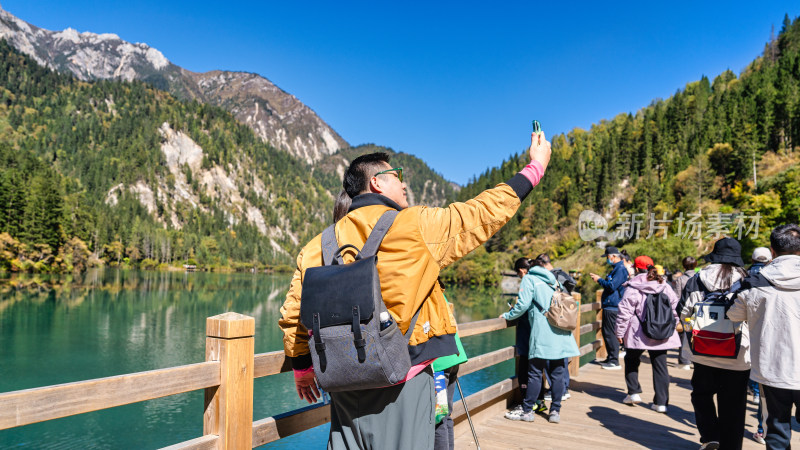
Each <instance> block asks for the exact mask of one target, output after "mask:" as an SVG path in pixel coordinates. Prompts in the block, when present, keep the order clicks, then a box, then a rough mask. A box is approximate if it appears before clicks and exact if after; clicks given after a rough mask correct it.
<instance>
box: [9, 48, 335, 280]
mask: <svg viewBox="0 0 800 450" xmlns="http://www.w3.org/2000/svg"><path fill="white" fill-rule="evenodd" d="M0 157H1V158H2V160H3V164H2V165H0V196H1V197H2V198H0V232H6V233H8V235H9V236H6V237H5V241H6V242H5V243H3V244H0V245H4V246H5V250H6V251H11V252H14V251H16V250H13V249H11V247H14V246H18V245H19V244H18V243H17V244H15V243H14V242H12V241H13V240H18V241H19V242H20V243H25V244H28V245H29V246H34V245H35V244H45V245H43V246H42V245H40V247H41V248H39V251H36V252H34V251H33V250H31V253H30V254H29V255H28V256H29V258H24V259H26V260H27V261H26V262H20V264H32V263H36V262H42V261H48V262H46V263H45V262H43V263H42V264H44V265H46V264H50V263H51V262H52V259H53V258H54V257H55V256H56V255H57V254H58V253H59V251H60V250H61V251H65V252H66V253H64V254H63V255H62V257H61V260H63V265H66V266H72V265H74V263H75V261H68V259H69V258H71V254H70V252H69V251H68V250H70V249H69V248H67V247H74V246H77V247H82V246H83V247H87V248H88V251H91V252H92V253H93V256H95V257H98V256H101V255H103V254H104V252H105V253H108V254H109V258H108V259H110V260H112V261H116V262H122V261H123V260H124V258H129V259H130V260H133V261H139V260H148V263H149V264H151V265H152V264H158V263H170V262H174V261H176V260H182V261H190V260H198V261H199V262H201V263H203V264H208V265H229V264H230V263H232V262H233V261H238V262H248V263H259V264H275V263H288V262H291V259H292V255H293V254H294V252H295V250H296V249H297V247H298V245H299V244H300V243H301V242H303V241H305V240H307V239H308V238H310V237H311V236H313V235H314V234H315V233H317V232H319V230H321V228H322V224H323V223H324V222H327V221H328V220H329V216H330V211H331V209H332V205H333V203H332V196H331V195H330V194H329V193H328V192H327V191H326V190H325V188H324V187H323V186H322V185H321V184H320V183H319V182H317V181H316V180H315V179H314V178H313V177H312V176H311V170H310V167H309V165H308V164H306V163H305V162H304V161H302V160H299V159H297V158H295V157H293V156H291V155H290V154H288V153H286V152H284V151H279V150H276V149H275V148H273V147H272V146H270V145H269V144H266V143H264V142H263V141H262V140H261V139H259V138H258V137H257V136H256V135H255V134H254V133H253V131H252V130H251V129H250V128H248V127H246V126H244V125H242V124H240V123H239V122H238V121H237V120H236V119H235V118H234V117H233V116H232V115H231V114H230V113H228V112H226V111H224V110H222V109H221V108H218V107H214V106H209V105H204V104H201V103H197V102H188V103H187V102H181V101H178V100H177V99H175V98H174V97H172V96H171V95H170V94H168V93H165V92H162V91H158V90H156V89H154V88H152V87H150V86H148V85H147V84H145V83H142V82H137V81H133V82H123V81H98V82H91V83H89V82H83V81H78V80H76V79H74V78H73V77H72V76H70V75H64V74H59V73H57V72H53V71H51V70H49V69H46V68H43V67H41V66H39V65H38V64H37V63H36V62H35V61H33V60H32V59H31V58H29V57H28V56H26V55H23V54H21V53H19V52H18V51H16V50H15V49H13V48H11V47H10V46H9V45H8V44H7V43H6V42H5V41H0ZM11 238H13V239H11ZM73 238H77V240H78V241H80V242H78V241H73ZM65 244H66V245H65ZM37 248H38V247H37ZM18 253H19V252H18ZM23 253H24V252H23ZM78 253H81V252H78ZM83 253H85V252H83ZM83 253H81V255H83ZM79 259H81V260H83V259H86V257H84V256H81V257H80V258H79ZM6 261H7V263H6V264H7V265H8V264H11V261H9V260H7V259H6Z"/></svg>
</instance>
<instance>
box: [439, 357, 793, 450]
mask: <svg viewBox="0 0 800 450" xmlns="http://www.w3.org/2000/svg"><path fill="white" fill-rule="evenodd" d="M646 355H647V353H645V356H643V357H642V360H643V362H642V364H641V365H640V366H639V381H640V383H641V385H642V390H643V391H644V392H643V393H642V394H641V396H642V400H643V403H641V404H640V405H638V406H628V405H624V404H623V403H622V399H623V398H624V397H625V395H626V388H625V376H624V371H622V370H614V371H611V370H603V369H601V368H600V366H598V365H597V364H587V365H585V366H583V367H581V369H580V376H578V377H574V378H573V379H572V381H571V385H570V392H571V394H572V397H571V398H570V399H569V400H566V401H564V402H563V403H562V406H561V423H560V424H550V423H548V422H547V416H545V415H540V416H538V417H537V418H536V420H535V421H534V422H532V423H528V422H513V421H510V420H507V419H505V418H503V414H502V413H503V411H498V410H494V411H492V412H491V414H488V415H487V414H485V413H484V414H482V415H479V416H478V417H476V418H475V419H476V422H477V423H476V428H477V433H478V439H479V440H480V444H481V448H482V449H485V450H491V449H503V450H506V449H523V448H524V449H528V448H531V449H533V448H535V449H592V448H616V449H628V448H648V449H697V448H698V447H699V446H700V444H699V443H700V435H699V434H698V433H697V429H696V427H695V421H694V410H693V409H692V404H691V400H690V395H689V394H690V392H691V384H690V379H691V374H692V371H690V370H679V369H678V368H677V367H676V357H675V356H676V354H675V353H674V352H673V353H671V354H670V358H669V372H670V377H671V382H670V387H669V394H670V405H669V410H668V411H667V414H660V413H657V412H655V411H652V410H651V409H650V405H651V404H652V400H653V387H652V386H653V381H652V380H653V379H652V371H651V366H650V363H649V360H647V357H646ZM751 400H752V397H749V396H748V405H747V422H746V427H745V428H746V431H745V438H744V448H745V449H753V450H756V449H764V448H765V446H763V445H760V444H758V443H756V442H755V441H753V440H752V439H751V434H752V432H753V431H755V429H756V418H755V415H756V404H754V403H752V401H751ZM487 412H488V411H487ZM463 425H466V424H463ZM456 432H457V433H458V434H457V436H456V443H455V448H456V449H466V448H476V446H475V442H474V440H473V438H472V433H471V431H470V429H469V426H468V425H466V426H459V427H457V428H456ZM792 443H793V444H794V446H795V447H798V448H800V427H799V426H797V423H795V422H794V421H793V432H792Z"/></svg>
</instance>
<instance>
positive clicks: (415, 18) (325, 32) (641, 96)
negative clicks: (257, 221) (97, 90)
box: [0, 0, 800, 184]
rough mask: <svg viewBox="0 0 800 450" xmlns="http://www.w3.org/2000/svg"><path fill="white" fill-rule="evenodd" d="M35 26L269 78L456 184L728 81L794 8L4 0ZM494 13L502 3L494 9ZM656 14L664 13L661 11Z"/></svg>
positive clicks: (346, 129) (363, 139)
mask: <svg viewBox="0 0 800 450" xmlns="http://www.w3.org/2000/svg"><path fill="white" fill-rule="evenodd" d="M0 2H1V3H2V6H3V8H5V9H6V10H7V11H9V12H11V13H12V14H14V15H16V16H18V17H20V18H21V19H23V20H26V21H28V22H30V23H32V24H34V25H37V26H40V27H43V28H47V29H51V30H61V29H64V28H67V27H72V28H75V29H77V30H78V31H92V32H96V33H116V34H118V35H119V36H120V37H121V38H122V39H125V40H128V41H132V42H145V43H147V44H149V45H151V46H153V47H155V48H157V49H159V50H161V51H162V52H163V53H164V55H165V56H166V57H167V58H168V59H169V60H171V61H172V62H173V63H175V64H178V65H180V66H182V67H184V68H186V69H189V70H192V71H196V72H204V71H208V70H214V69H224V70H241V71H248V72H255V73H258V74H260V75H263V76H265V77H266V78H268V79H270V80H271V81H272V82H274V83H275V84H277V85H278V86H279V87H281V88H282V89H284V90H285V91H287V92H289V93H291V94H294V95H295V96H297V97H298V98H299V99H300V100H301V101H303V102H304V103H305V104H307V105H308V106H309V107H311V108H312V109H314V110H315V111H316V112H317V113H318V114H319V115H320V116H321V117H322V118H323V120H325V121H326V122H328V123H329V124H330V125H331V126H332V127H333V128H334V129H335V130H336V131H337V132H338V133H339V134H341V135H342V137H344V139H346V140H347V141H348V142H350V143H351V144H353V145H358V144H362V143H370V142H371V143H375V144H379V145H385V146H388V147H392V148H393V149H395V150H397V151H404V152H407V153H411V154H414V155H416V156H418V157H420V158H422V159H423V160H425V161H426V162H427V163H428V164H429V165H431V166H432V167H433V168H434V169H435V170H437V171H438V172H440V173H442V174H443V175H444V176H445V177H446V178H448V179H450V180H452V181H455V182H457V183H460V184H464V183H466V182H467V181H468V180H469V179H470V177H472V176H473V175H477V174H480V173H481V172H483V171H484V170H485V169H486V168H488V167H492V166H496V165H498V164H499V163H500V162H501V161H502V160H503V159H505V158H507V157H508V156H509V155H511V154H513V153H516V152H518V151H520V150H523V149H524V148H525V147H526V146H527V144H528V143H529V139H530V138H529V133H530V124H531V120H532V119H538V120H539V121H540V122H541V123H542V126H543V128H544V130H545V132H547V133H548V135H552V134H556V133H562V132H567V131H569V130H570V129H572V128H574V127H581V128H589V127H591V125H592V123H597V122H599V121H600V120H601V119H604V118H611V117H613V116H615V115H617V114H619V113H626V112H635V111H636V110H638V109H640V108H641V107H643V106H646V105H647V104H649V103H650V102H651V100H653V99H654V98H665V97H669V96H670V95H672V94H673V93H675V91H676V90H678V89H680V88H682V87H683V86H684V85H685V84H686V83H687V82H690V81H693V80H697V79H699V78H700V77H701V76H702V75H704V74H705V75H707V76H709V77H710V78H713V77H714V76H716V75H717V74H719V73H720V72H722V71H724V70H725V69H728V68H730V69H731V70H733V71H734V72H736V73H737V74H738V73H739V72H740V71H741V70H742V69H743V68H744V67H745V66H746V65H747V64H748V63H749V62H750V61H751V60H752V59H754V58H755V57H756V56H757V55H759V54H760V53H761V52H762V50H763V48H764V44H765V43H766V42H767V40H768V39H769V36H770V27H771V26H772V25H774V26H775V33H776V34H777V33H778V32H779V31H780V28H781V22H782V21H783V17H784V14H785V13H788V14H789V16H790V17H791V18H794V17H795V16H798V15H800V3H798V2H797V1H796V0H795V1H781V0H776V1H769V2H738V1H729V2H707V3H705V2H697V1H695V2H646V1H639V2H630V3H621V2H585V3H584V2H573V3H571V4H563V3H566V2H546V3H543V2H507V3H502V2H501V3H497V2H493V4H492V5H491V6H490V4H489V2H480V3H479V2H463V1H462V2H449V1H439V2H419V3H407V2H404V3H402V4H401V3H396V4H393V5H385V6H384V5H381V4H380V3H379V2H324V3H323V2H312V1H304V2H286V1H283V2H266V1H249V2H209V1H203V0H195V1H191V2H190V1H178V0H172V1H166V0H161V1H153V0H139V1H136V2H127V1H126V2H117V1H92V0H71V1H69V2H64V1H55V0H0ZM495 3H496V4H495ZM655 3H663V4H655Z"/></svg>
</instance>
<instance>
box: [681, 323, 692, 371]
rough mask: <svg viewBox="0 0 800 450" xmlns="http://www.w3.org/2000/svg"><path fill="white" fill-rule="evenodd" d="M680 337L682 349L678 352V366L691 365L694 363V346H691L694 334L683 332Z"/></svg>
mask: <svg viewBox="0 0 800 450" xmlns="http://www.w3.org/2000/svg"><path fill="white" fill-rule="evenodd" d="M680 336H681V348H680V349H679V350H678V364H683V365H689V364H691V363H692V346H691V345H690V344H689V341H690V340H691V338H692V333H691V332H686V331H681V332H680Z"/></svg>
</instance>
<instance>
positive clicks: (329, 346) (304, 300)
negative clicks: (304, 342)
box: [300, 210, 422, 392]
mask: <svg viewBox="0 0 800 450" xmlns="http://www.w3.org/2000/svg"><path fill="white" fill-rule="evenodd" d="M396 215H397V211H395V210H389V211H387V212H385V213H383V215H382V216H381V218H380V219H379V220H378V222H377V223H376V224H375V227H374V228H373V229H372V232H371V233H370V235H369V237H368V238H367V241H366V242H365V243H364V246H363V247H362V248H361V250H360V251H359V250H358V248H357V247H355V246H354V245H352V244H345V245H343V246H341V247H339V246H338V243H337V242H336V235H335V233H334V225H331V226H330V227H328V228H327V229H326V230H325V231H323V232H322V255H323V265H322V266H319V267H310V268H308V269H306V272H305V275H304V277H303V291H302V297H301V301H300V322H301V323H302V324H303V326H305V327H306V329H308V330H309V335H310V336H309V343H308V346H309V350H310V351H311V361H312V362H313V364H314V374H315V375H316V377H317V382H318V383H319V386H320V387H321V388H322V389H324V390H326V391H329V392H338V391H353V390H359V389H371V388H378V387H384V386H390V385H393V384H397V383H399V382H401V381H402V380H403V379H404V378H405V377H406V375H407V374H408V371H409V369H411V357H410V356H409V353H408V340H409V338H410V337H411V333H412V331H413V330H414V325H415V324H416V322H417V318H418V317H419V312H420V310H421V309H422V305H420V309H418V310H417V311H416V314H415V315H414V317H413V319H412V320H411V324H410V325H409V327H408V330H407V331H406V334H405V335H403V333H401V332H400V328H399V327H398V325H397V322H395V321H394V320H391V324H384V325H381V323H380V314H381V313H382V312H387V313H388V310H387V308H386V305H385V304H384V302H383V297H382V295H381V283H380V278H379V276H378V269H377V263H378V257H377V256H376V253H377V251H378V247H379V246H380V244H381V241H383V237H384V236H385V235H386V232H387V231H388V230H389V227H391V225H392V223H393V222H394V218H395V216H396ZM348 247H349V248H354V249H355V250H356V251H357V256H356V259H355V261H353V262H351V263H349V264H345V263H344V261H343V260H342V256H341V253H342V251H343V250H344V249H345V248H348Z"/></svg>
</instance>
